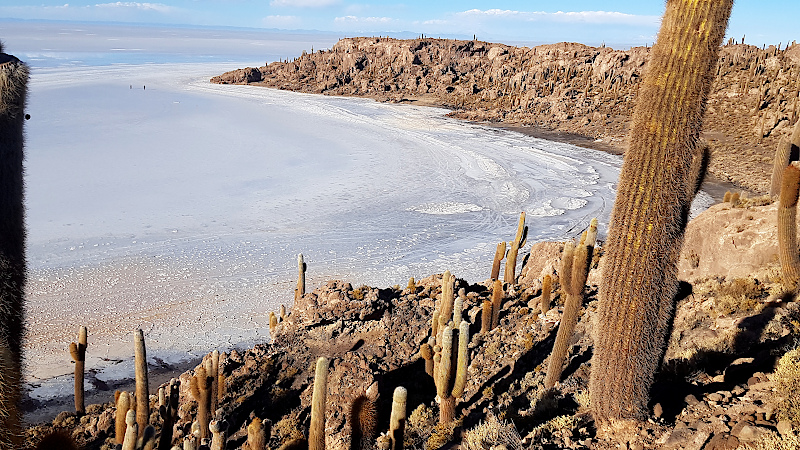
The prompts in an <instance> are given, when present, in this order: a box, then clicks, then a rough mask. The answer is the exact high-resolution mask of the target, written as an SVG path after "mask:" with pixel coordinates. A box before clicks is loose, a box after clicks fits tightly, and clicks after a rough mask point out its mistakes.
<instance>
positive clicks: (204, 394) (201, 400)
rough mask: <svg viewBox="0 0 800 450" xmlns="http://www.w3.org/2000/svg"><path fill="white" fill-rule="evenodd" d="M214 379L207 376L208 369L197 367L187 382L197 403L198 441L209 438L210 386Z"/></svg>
mask: <svg viewBox="0 0 800 450" xmlns="http://www.w3.org/2000/svg"><path fill="white" fill-rule="evenodd" d="M213 381H214V377H211V376H209V375H208V369H207V368H206V367H204V366H202V365H201V366H200V367H198V368H197V369H196V370H195V371H194V376H192V378H191V380H190V382H189V391H190V392H191V393H192V397H194V399H195V401H197V423H199V424H200V439H206V438H209V437H211V431H209V429H208V424H209V422H211V384H212V383H213Z"/></svg>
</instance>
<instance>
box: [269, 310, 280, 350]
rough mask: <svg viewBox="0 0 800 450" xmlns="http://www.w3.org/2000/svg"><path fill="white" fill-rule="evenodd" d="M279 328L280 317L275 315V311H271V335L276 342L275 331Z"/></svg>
mask: <svg viewBox="0 0 800 450" xmlns="http://www.w3.org/2000/svg"><path fill="white" fill-rule="evenodd" d="M277 330H278V317H277V316H275V313H274V312H272V311H270V312H269V336H270V338H272V342H273V343H274V342H275V332H276V331H277Z"/></svg>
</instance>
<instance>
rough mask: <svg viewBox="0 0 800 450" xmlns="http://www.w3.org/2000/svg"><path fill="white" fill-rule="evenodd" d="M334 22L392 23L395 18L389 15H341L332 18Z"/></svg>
mask: <svg viewBox="0 0 800 450" xmlns="http://www.w3.org/2000/svg"><path fill="white" fill-rule="evenodd" d="M333 21H334V22H336V23H381V24H385V23H392V22H395V19H392V18H391V17H358V16H342V17H336V18H335V19H333Z"/></svg>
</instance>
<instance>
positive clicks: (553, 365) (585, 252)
mask: <svg viewBox="0 0 800 450" xmlns="http://www.w3.org/2000/svg"><path fill="white" fill-rule="evenodd" d="M592 228H594V230H592ZM596 239H597V220H593V221H592V225H590V227H589V230H588V232H587V233H586V237H585V240H584V243H583V244H581V245H579V246H578V247H577V248H575V249H574V250H569V249H568V248H567V247H565V249H564V253H565V254H566V253H567V252H569V253H570V254H571V259H572V261H571V262H567V260H566V258H567V257H566V255H565V256H564V259H562V261H561V267H562V270H561V274H560V279H561V286H562V287H563V289H564V292H565V293H566V297H567V299H566V302H565V303H564V314H563V316H562V317H561V323H560V324H559V325H558V333H557V334H556V342H555V344H553V352H552V353H551V354H550V361H549V363H548V365H547V376H546V377H545V379H544V386H545V387H546V388H548V389H549V388H552V387H553V386H555V385H556V383H557V382H558V381H559V379H560V378H561V371H562V370H563V368H564V361H565V360H566V359H567V350H568V349H569V341H570V339H572V333H573V332H574V331H575V325H577V324H578V313H579V312H580V310H581V305H582V304H583V288H584V285H586V277H587V276H588V275H589V263H590V262H591V260H592V250H593V249H594V243H595V240H596ZM568 270H569V271H568Z"/></svg>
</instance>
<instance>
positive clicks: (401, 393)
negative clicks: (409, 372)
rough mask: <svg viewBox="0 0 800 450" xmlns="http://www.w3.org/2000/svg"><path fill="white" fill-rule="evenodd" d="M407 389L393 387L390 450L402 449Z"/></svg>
mask: <svg viewBox="0 0 800 450" xmlns="http://www.w3.org/2000/svg"><path fill="white" fill-rule="evenodd" d="M407 398H408V391H406V388H404V387H403V386H398V387H396V388H395V389H394V395H393V396H392V414H391V416H390V417H389V438H390V439H391V450H403V433H404V432H405V429H406V399H407Z"/></svg>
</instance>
